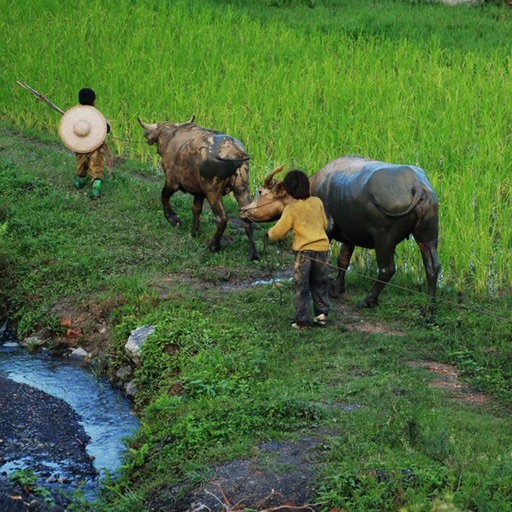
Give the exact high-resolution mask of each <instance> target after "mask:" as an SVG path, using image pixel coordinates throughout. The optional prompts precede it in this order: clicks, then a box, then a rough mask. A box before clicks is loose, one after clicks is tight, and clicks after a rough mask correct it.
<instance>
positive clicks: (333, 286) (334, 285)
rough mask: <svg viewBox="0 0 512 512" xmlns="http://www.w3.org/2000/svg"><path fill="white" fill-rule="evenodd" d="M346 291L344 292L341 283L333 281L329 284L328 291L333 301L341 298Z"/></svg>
mask: <svg viewBox="0 0 512 512" xmlns="http://www.w3.org/2000/svg"><path fill="white" fill-rule="evenodd" d="M344 291H345V290H342V288H341V286H340V283H339V282H338V281H336V280H333V281H331V282H330V283H329V287H328V289H327V292H328V293H329V297H331V298H333V299H337V298H339V296H340V295H341V294H342V293H343V292H344Z"/></svg>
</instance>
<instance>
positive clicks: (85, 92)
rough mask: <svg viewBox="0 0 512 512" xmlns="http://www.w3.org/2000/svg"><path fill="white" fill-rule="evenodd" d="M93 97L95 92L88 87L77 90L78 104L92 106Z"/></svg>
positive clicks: (94, 97)
mask: <svg viewBox="0 0 512 512" xmlns="http://www.w3.org/2000/svg"><path fill="white" fill-rule="evenodd" d="M95 99H96V93H95V92H94V91H93V90H92V89H89V88H88V87H84V88H83V89H80V91H79V92H78V103H80V105H90V106H91V107H92V106H93V103H94V100H95Z"/></svg>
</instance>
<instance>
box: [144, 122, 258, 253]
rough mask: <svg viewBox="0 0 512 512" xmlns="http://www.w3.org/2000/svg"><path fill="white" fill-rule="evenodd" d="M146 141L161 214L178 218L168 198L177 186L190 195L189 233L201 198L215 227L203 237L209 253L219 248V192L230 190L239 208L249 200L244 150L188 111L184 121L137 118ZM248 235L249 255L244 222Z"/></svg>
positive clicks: (222, 219) (222, 225) (222, 222)
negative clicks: (158, 177) (155, 161)
mask: <svg viewBox="0 0 512 512" xmlns="http://www.w3.org/2000/svg"><path fill="white" fill-rule="evenodd" d="M138 120H139V124H140V125H141V126H142V128H144V137H145V138H146V140H147V143H148V144H156V146H157V151H158V154H159V155H160V157H161V165H162V168H163V170H164V173H165V185H164V187H163V189H162V192H161V201H162V206H163V209H164V215H165V218H166V219H167V220H168V221H169V222H170V223H171V224H172V225H173V226H177V225H179V224H181V219H180V218H179V217H178V215H177V214H176V212H175V211H174V210H173V209H172V207H171V203H170V199H171V197H172V195H173V194H174V193H175V192H177V191H178V190H181V191H182V192H187V193H189V194H192V195H193V196H194V201H193V204H192V212H193V214H194V223H193V226H192V236H195V235H196V234H197V233H198V231H199V226H200V216H201V211H202V209H203V202H204V200H205V199H206V200H207V201H208V203H209V205H210V207H211V210H212V212H213V213H214V215H215V217H216V220H217V230H216V232H215V235H214V236H213V238H212V239H211V240H210V241H209V242H208V248H209V249H210V250H211V251H212V252H216V251H218V250H219V249H220V240H221V238H222V235H223V233H224V230H225V229H226V225H227V221H228V219H227V215H226V212H225V210H224V206H223V204H222V196H224V195H226V194H229V193H230V192H233V195H234V196H235V199H236V200H237V202H238V205H239V206H240V207H243V206H247V205H248V204H249V203H250V202H251V194H250V189H249V158H250V157H249V155H248V154H247V153H246V151H245V149H244V146H243V145H242V143H241V142H240V141H239V140H237V139H235V138H233V137H230V136H229V135H225V134H223V133H219V132H217V131H214V130H208V129H206V128H201V127H200V126H198V125H197V124H194V116H193V117H192V118H191V119H190V120H189V121H187V122H186V123H171V122H162V123H157V124H148V123H145V122H144V121H142V119H141V118H140V117H139V118H138ZM244 229H245V233H246V235H247V238H248V240H249V257H250V258H251V259H252V260H257V259H258V258H259V256H258V252H257V250H256V247H255V245H254V241H253V233H252V231H253V227H252V224H251V223H250V222H244Z"/></svg>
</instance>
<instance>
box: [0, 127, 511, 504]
mask: <svg viewBox="0 0 512 512" xmlns="http://www.w3.org/2000/svg"><path fill="white" fill-rule="evenodd" d="M26 135H28V136H29V137H28V138H27V137H24V136H22V135H20V134H16V133H14V132H12V131H9V130H8V129H7V127H5V126H4V127H3V129H2V130H1V131H0V148H1V151H0V170H1V183H2V187H1V189H0V207H1V208H0V213H1V217H0V222H3V221H4V220H7V221H8V229H7V235H6V240H4V242H6V243H7V249H8V250H9V251H10V254H11V256H12V257H13V259H15V260H16V266H15V278H16V283H17V286H16V287H15V288H14V289H10V290H8V291H7V295H8V297H9V299H10V300H11V304H12V306H13V308H14V310H13V314H14V315H15V316H16V317H17V319H18V321H19V325H20V329H21V330H22V331H23V330H25V331H26V332H30V329H33V328H35V327H36V326H38V325H45V326H46V327H48V328H49V329H50V333H51V332H53V333H54V334H55V335H57V334H60V332H61V329H62V327H60V326H59V325H58V319H57V318H53V319H52V318H51V317H48V311H49V308H50V306H51V304H53V303H54V302H55V301H57V300H62V299H71V300H73V301H76V302H77V303H86V304H89V305H91V304H97V305H105V304H106V303H107V302H109V301H110V300H111V299H112V298H116V299H117V301H116V302H115V305H111V306H110V309H109V308H106V309H105V310H106V311H107V312H106V313H105V315H106V317H107V318H106V319H107V321H108V323H109V325H111V326H112V331H111V338H110V341H109V343H110V346H109V347H104V349H105V350H106V351H107V352H109V353H113V354H116V355H115V356H114V357H112V359H111V360H110V364H111V371H115V369H116V368H118V367H119V366H121V365H122V364H125V363H126V357H125V356H124V352H123V348H122V347H123V345H124V342H125V341H126V338H127V336H128V334H129V332H130V330H131V329H133V328H134V327H136V326H139V325H143V324H146V323H153V324H154V325H156V327H157V331H156V333H155V335H154V336H153V338H152V339H151V343H148V346H147V350H146V352H145V357H144V365H143V367H142V368H141V369H139V370H138V373H137V379H138V382H139V389H140V394H139V396H138V398H137V404H138V408H139V411H140V414H141V417H142V419H143V427H142V429H141V432H140V433H139V435H138V436H137V438H136V439H135V440H134V441H133V443H132V449H131V452H130V455H129V457H128V458H127V462H126V468H125V474H124V476H123V478H122V479H121V480H120V481H119V482H118V484H116V485H115V486H112V487H111V488H110V492H108V493H107V494H106V497H105V503H103V505H102V508H103V509H104V510H116V511H123V512H127V511H129V510H133V511H140V510H141V509H143V503H144V500H145V499H147V498H145V496H146V497H148V496H151V497H152V498H151V499H152V500H153V502H155V500H156V502H157V503H158V499H159V498H158V496H166V492H167V491H168V489H169V488H170V486H172V485H173V484H175V483H177V482H180V481H183V480H184V481H189V482H193V481H197V479H198V478H200V475H202V474H203V473H202V472H203V470H205V469H206V467H207V466H208V464H209V463H210V462H212V461H222V460H229V459H230V458H236V457H239V456H246V455H247V454H249V453H251V450H252V449H253V447H254V446H255V445H257V444H258V443H259V442H261V441H262V440H267V439H283V438H284V439H287V438H291V439H293V438H295V437H296V436H299V437H300V436H303V435H304V434H305V433H309V434H311V435H319V432H320V431H329V432H331V434H335V435H333V436H327V438H326V439H325V440H324V441H323V442H324V444H325V450H324V452H323V454H322V460H323V463H324V465H323V469H322V471H321V473H320V475H319V486H318V500H319V501H321V502H322V503H323V505H322V506H321V507H320V508H323V509H326V510H327V509H330V508H331V507H340V508H341V507H343V508H344V509H345V510H354V511H356V510H379V511H380V510H398V509H399V507H400V506H406V507H408V510H430V506H431V505H430V504H431V503H433V501H434V500H435V499H440V500H441V501H444V502H452V501H453V502H454V503H455V504H458V505H459V506H460V508H461V509H467V508H471V509H474V510H496V511H498V510H500V511H503V510H510V495H511V492H512V488H511V486H510V483H508V480H507V478H506V475H507V474H510V470H511V469H512V460H511V457H510V454H509V453H508V452H507V451H506V450H503V447H504V446H509V445H510V442H511V440H512V439H511V437H512V434H511V429H510V417H509V411H510V404H511V402H510V376H511V370H510V362H509V361H510V328H509V327H510V326H509V325H508V324H509V321H508V318H507V311H508V308H509V305H510V301H509V300H499V301H495V302H493V303H491V304H483V305H476V304H471V303H469V302H464V303H463V304H460V302H458V301H460V298H457V297H450V296H448V295H447V294H442V295H441V300H440V304H439V308H438V312H437V315H436V317H435V321H434V322H433V323H432V322H431V323H428V324H427V322H426V321H425V318H424V315H423V308H424V298H423V297H422V296H421V295H419V294H417V293H414V292H421V291H423V290H422V288H418V287H415V286H414V285H412V284H410V283H407V281H406V280H404V279H401V277H400V276H396V278H395V279H394V285H395V286H389V287H388V288H387V289H386V291H385V292H384V293H383V295H382V304H381V306H380V307H379V308H378V309H376V310H375V311H363V312H357V311H356V308H355V307H354V305H355V302H356V301H357V300H359V299H360V298H361V296H362V295H363V294H364V293H365V291H366V290H367V288H368V286H369V282H368V279H367V277H368V276H357V275H354V274H352V275H350V276H349V286H350V291H349V293H348V295H347V297H345V298H344V299H343V300H341V301H339V302H336V303H334V304H333V312H332V315H331V318H330V326H329V327H328V328H327V329H313V330H311V331H309V332H308V334H307V336H304V335H303V333H297V332H294V331H292V330H291V329H290V328H289V323H290V320H291V318H292V316H293V308H292V305H291V289H290V285H289V284H287V283H284V285H283V287H282V288H281V289H277V288H275V287H272V286H271V287H268V286H263V287H253V286H249V285H246V286H241V287H238V286H235V285H236V284H239V283H240V281H242V282H244V281H245V282H246V283H251V282H253V281H254V280H256V279H257V278H265V279H266V278H268V277H269V276H272V275H277V274H276V273H277V272H279V271H283V270H286V269H289V267H290V261H291V259H290V255H289V254H288V251H287V244H283V245H281V246H278V247H270V248H268V249H267V251H266V252H265V253H264V257H263V259H262V261H261V262H259V263H251V262H249V261H247V260H246V254H247V245H246V242H245V239H244V236H243V232H242V230H241V229H240V227H239V226H238V225H237V224H236V223H235V224H231V225H230V228H229V230H228V237H227V239H226V241H225V243H224V248H223V251H222V252H221V253H219V254H215V255H213V254H210V253H209V252H208V251H207V250H206V249H205V243H206V241H207V240H208V237H209V236H210V235H211V234H212V232H213V219H212V218H211V216H209V215H208V214H206V215H205V219H204V224H203V230H202V232H201V235H200V236H199V238H198V239H196V240H194V239H192V238H191V237H190V234H189V231H188V226H190V213H189V206H190V198H189V197H187V196H184V195H182V196H177V197H176V200H177V206H178V208H179V210H180V213H181V214H182V216H183V218H184V221H185V226H184V228H183V229H182V230H180V231H174V230H172V229H171V228H170V226H168V225H167V223H166V222H165V220H164V219H163V216H162V214H161V211H160V204H159V190H160V186H161V177H159V176H157V175H156V173H155V172H154V171H153V170H151V169H150V168H147V166H144V165H142V164H137V163H124V164H122V165H118V166H117V168H116V172H115V178H114V179H113V180H108V181H107V184H106V186H105V196H104V198H102V199H101V200H100V201H98V202H91V201H90V200H89V199H88V197H87V192H77V191H75V190H74V189H73V188H72V175H73V157H72V155H70V154H69V153H68V152H67V151H64V150H63V149H62V147H61V145H60V144H56V143H55V139H52V140H46V141H40V140H39V138H38V137H30V134H26ZM34 135H36V134H34ZM227 205H228V210H229V212H230V216H231V218H233V217H235V216H236V212H235V207H234V203H233V201H232V200H231V199H228V201H227ZM262 235H263V230H260V229H257V238H258V244H259V246H260V249H262V248H263V247H262ZM152 283H153V284H154V283H158V284H159V286H158V287H155V286H154V285H153V284H152ZM226 284H228V285H231V292H230V293H227V292H224V291H222V290H223V289H222V288H221V286H222V285H226ZM398 286H401V287H403V288H405V289H409V288H410V289H412V292H413V293H410V294H409V293H408V292H405V291H404V290H403V289H402V288H399V287H398ZM1 288H2V290H6V287H5V286H2V287H1ZM162 289H165V291H166V293H164V294H162V293H161V292H162ZM473 308H474V310H475V311H473ZM359 324H361V325H370V326H373V327H374V329H373V333H372V331H368V332H365V331H363V330H360V329H357V328H356V329H353V327H357V326H358V325H359ZM377 327H381V328H383V329H384V332H387V334H382V333H379V330H377V329H376V328H377ZM96 328H98V327H97V326H91V332H92V333H94V330H95V329H96ZM400 332H401V333H402V334H400ZM82 342H83V343H85V345H86V346H87V341H86V340H82ZM168 346H172V347H174V349H175V350H173V352H172V355H169V353H168V352H166V351H165V350H164V349H165V347H168ZM429 360H440V361H448V362H454V363H456V364H457V366H458V367H459V369H460V370H461V371H462V376H463V378H465V379H469V380H470V381H471V382H472V383H473V384H474V385H475V386H476V387H477V388H479V389H481V390H485V391H487V392H488V393H490V394H491V395H494V397H495V399H493V400H491V401H490V402H489V403H488V404H484V405H483V406H479V405H468V404H465V403H461V402H459V401H457V400H447V399H446V397H445V393H444V392H443V391H440V390H438V389H436V388H430V387H428V386H427V383H428V381H429V380H430V379H431V378H432V377H431V376H429V374H428V373H427V372H426V371H425V369H423V368H422V367H418V366H411V365H409V364H407V363H408V362H410V361H429ZM177 383H179V385H180V387H182V388H183V389H184V391H185V395H184V398H179V397H178V396H169V395H168V391H169V390H170V389H171V388H172V387H173V385H175V384H177ZM337 403H342V404H343V403H344V404H352V405H358V406H362V407H360V408H359V409H357V410H356V411H353V412H350V413H347V412H346V411H343V410H342V409H337V408H336V407H333V405H335V404H337ZM489 432H492V436H490V435H489V434H488V433H489ZM168 439H172V440H173V442H171V443H170V444H169V443H168V441H167V440H168ZM376 472H377V473H376ZM404 472H405V473H406V474H407V475H413V478H412V480H410V481H409V480H407V481H405V480H404V478H403V475H404V474H405V473H404ZM376 474H379V475H386V476H385V478H376V477H375V475H376ZM107 502H108V503H109V504H107Z"/></svg>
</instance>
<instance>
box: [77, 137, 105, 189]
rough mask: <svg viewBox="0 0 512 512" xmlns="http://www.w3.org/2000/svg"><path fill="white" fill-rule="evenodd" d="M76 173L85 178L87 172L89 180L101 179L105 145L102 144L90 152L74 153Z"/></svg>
mask: <svg viewBox="0 0 512 512" xmlns="http://www.w3.org/2000/svg"><path fill="white" fill-rule="evenodd" d="M75 156H76V175H77V176H78V177H79V178H85V177H86V176H87V172H89V178H91V181H94V180H96V179H99V180H103V175H104V171H105V145H104V144H102V145H101V146H100V147H99V148H98V149H95V150H94V151H91V152H90V153H76V154H75Z"/></svg>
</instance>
